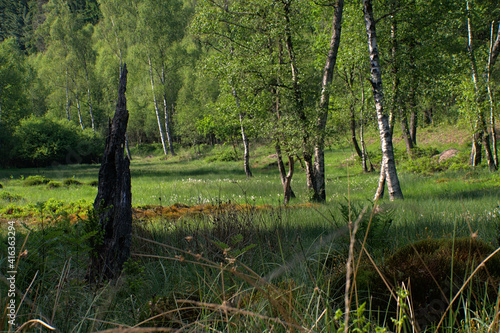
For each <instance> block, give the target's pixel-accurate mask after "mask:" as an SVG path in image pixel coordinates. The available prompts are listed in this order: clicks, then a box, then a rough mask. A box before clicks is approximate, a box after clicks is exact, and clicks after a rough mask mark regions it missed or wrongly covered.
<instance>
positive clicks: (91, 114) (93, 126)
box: [83, 61, 95, 132]
mask: <svg viewBox="0 0 500 333" xmlns="http://www.w3.org/2000/svg"><path fill="white" fill-rule="evenodd" d="M83 67H84V69H85V78H86V79H87V96H88V101H89V113H90V121H91V125H92V131H94V132H95V123H94V112H93V111H92V98H91V94H90V79H89V72H88V70H87V63H86V62H85V61H84V63H83Z"/></svg>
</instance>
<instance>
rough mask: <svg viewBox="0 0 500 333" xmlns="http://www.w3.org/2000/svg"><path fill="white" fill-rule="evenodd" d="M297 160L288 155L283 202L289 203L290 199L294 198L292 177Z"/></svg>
mask: <svg viewBox="0 0 500 333" xmlns="http://www.w3.org/2000/svg"><path fill="white" fill-rule="evenodd" d="M294 165H295V161H294V159H293V157H292V156H290V155H288V174H287V175H286V176H285V181H284V182H283V194H284V196H283V203H284V204H285V205H288V203H289V202H290V199H291V198H292V195H293V191H292V177H293V169H294Z"/></svg>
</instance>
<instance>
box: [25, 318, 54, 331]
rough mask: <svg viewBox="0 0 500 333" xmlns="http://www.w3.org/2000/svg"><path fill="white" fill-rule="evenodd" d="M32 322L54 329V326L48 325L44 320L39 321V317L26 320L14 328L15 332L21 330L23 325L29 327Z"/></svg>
mask: <svg viewBox="0 0 500 333" xmlns="http://www.w3.org/2000/svg"><path fill="white" fill-rule="evenodd" d="M34 324H40V325H42V326H43V327H45V328H47V329H49V330H51V331H56V328H55V327H52V326H50V325H49V324H47V323H46V322H44V321H41V320H40V319H31V320H28V321H27V322H25V323H24V324H22V325H21V326H19V328H18V329H17V330H16V332H22V331H23V329H24V328H25V327H26V328H27V327H28V325H30V327H31V326H33V325H34Z"/></svg>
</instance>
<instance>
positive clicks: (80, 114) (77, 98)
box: [76, 89, 85, 130]
mask: <svg viewBox="0 0 500 333" xmlns="http://www.w3.org/2000/svg"><path fill="white" fill-rule="evenodd" d="M76 109H77V110H78V120H79V121H80V126H81V128H82V130H84V129H85V127H84V126H83V121H82V111H81V109H80V93H79V92H78V89H77V90H76Z"/></svg>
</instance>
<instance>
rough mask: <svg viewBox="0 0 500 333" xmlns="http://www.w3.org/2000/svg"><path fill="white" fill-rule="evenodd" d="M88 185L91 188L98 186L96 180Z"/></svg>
mask: <svg viewBox="0 0 500 333" xmlns="http://www.w3.org/2000/svg"><path fill="white" fill-rule="evenodd" d="M88 185H90V186H93V187H97V186H98V185H99V182H98V181H97V180H93V181H91V182H89V184H88Z"/></svg>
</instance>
